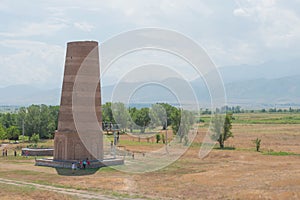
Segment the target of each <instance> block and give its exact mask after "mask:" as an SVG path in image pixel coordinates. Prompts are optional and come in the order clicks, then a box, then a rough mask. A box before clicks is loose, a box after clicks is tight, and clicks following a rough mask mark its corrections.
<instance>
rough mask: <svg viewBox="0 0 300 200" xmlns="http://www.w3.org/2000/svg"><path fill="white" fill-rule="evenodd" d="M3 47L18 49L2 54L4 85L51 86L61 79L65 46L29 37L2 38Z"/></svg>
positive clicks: (2, 84)
mask: <svg viewBox="0 0 300 200" xmlns="http://www.w3.org/2000/svg"><path fill="white" fill-rule="evenodd" d="M0 48H6V49H8V50H11V51H13V52H14V53H10V54H9V55H0V71H1V74H0V80H1V86H2V87H3V86H7V85H14V84H33V85H36V86H38V87H41V86H46V87H50V88H51V87H56V85H54V84H53V83H59V82H60V81H61V77H62V69H63V60H64V48H62V47H60V46H57V45H49V44H46V43H42V42H36V41H27V40H1V41H0Z"/></svg>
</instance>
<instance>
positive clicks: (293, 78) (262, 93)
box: [0, 61, 300, 108]
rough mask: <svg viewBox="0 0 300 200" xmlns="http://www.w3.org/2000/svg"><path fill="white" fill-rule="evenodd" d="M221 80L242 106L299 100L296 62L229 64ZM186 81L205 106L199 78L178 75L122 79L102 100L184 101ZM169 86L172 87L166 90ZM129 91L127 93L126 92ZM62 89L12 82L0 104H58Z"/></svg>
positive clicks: (206, 95)
mask: <svg viewBox="0 0 300 200" xmlns="http://www.w3.org/2000/svg"><path fill="white" fill-rule="evenodd" d="M220 74H221V76H222V78H223V80H224V83H225V88H226V94H227V99H228V103H229V104H231V105H241V106H242V107H248V108H249V107H263V106H274V104H298V105H299V103H300V70H299V69H298V65H297V61H289V62H269V63H265V64H264V65H257V66H247V65H243V66H232V67H230V66H228V67H224V68H220ZM187 84H190V85H191V87H192V88H193V89H194V91H196V96H197V98H198V100H199V102H200V103H201V104H206V105H208V104H209V102H210V96H209V93H208V90H207V88H206V85H205V84H204V81H203V80H202V79H197V80H193V81H190V82H189V83H187V82H186V81H184V80H181V79H178V78H169V79H166V80H164V81H162V86H159V85H156V84H145V85H143V87H140V86H141V83H128V82H123V83H121V84H118V85H117V87H115V85H112V86H104V87H102V90H101V93H102V102H103V103H105V102H107V101H111V100H112V98H113V99H114V100H116V99H118V98H121V101H123V102H128V100H129V103H131V104H136V103H144V104H147V103H155V102H173V103H177V102H178V99H177V98H178V96H176V94H179V96H183V97H184V100H185V101H190V100H192V98H193V97H192V96H191V95H190V94H191V93H190V91H189V90H187V89H186V88H187ZM168 87H171V88H173V89H167V88H168ZM131 91H133V92H132V94H129V92H131ZM60 93H61V89H52V90H42V89H38V88H36V87H33V86H28V85H15V86H9V87H5V88H0V105H30V104H52V105H58V104H59V101H60Z"/></svg>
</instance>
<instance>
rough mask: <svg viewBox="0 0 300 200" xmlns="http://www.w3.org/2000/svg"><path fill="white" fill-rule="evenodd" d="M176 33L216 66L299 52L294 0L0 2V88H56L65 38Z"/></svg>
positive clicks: (299, 7)
mask: <svg viewBox="0 0 300 200" xmlns="http://www.w3.org/2000/svg"><path fill="white" fill-rule="evenodd" d="M144 27H160V28H167V29H172V30H176V31H179V32H181V33H183V34H185V35H187V36H189V37H191V38H192V39H194V40H195V41H197V42H198V43H199V44H200V45H201V46H202V47H203V48H204V49H205V50H206V51H207V53H208V55H209V56H210V57H211V58H212V60H213V61H214V62H215V63H216V65H217V66H227V65H240V64H249V65H253V64H258V63H263V62H267V61H270V60H289V59H294V58H298V57H299V56H300V0H227V1H220V0H209V1H208V0H207V1H199V0H190V1H189V0H184V1H180V0H178V1H174V0H160V1H156V0H151V1H149V0H132V1H130V0H120V1H117V0H115V1H112V0H107V1H104V0H86V1H82V0H72V1H71V0H63V1H61V0H29V1H20V0H0V87H5V86H8V85H14V84H30V85H36V86H45V85H46V86H47V87H49V88H56V87H60V86H61V81H62V74H63V66H64V57H65V48H66V42H68V41H73V40H97V41H99V42H100V43H101V42H103V41H105V40H107V39H109V38H110V37H112V36H113V35H116V34H118V33H120V32H124V31H129V30H132V29H137V28H144Z"/></svg>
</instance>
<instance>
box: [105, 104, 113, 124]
mask: <svg viewBox="0 0 300 200" xmlns="http://www.w3.org/2000/svg"><path fill="white" fill-rule="evenodd" d="M102 121H103V122H111V123H115V121H114V118H113V112H112V103H111V102H106V103H105V104H104V105H102Z"/></svg>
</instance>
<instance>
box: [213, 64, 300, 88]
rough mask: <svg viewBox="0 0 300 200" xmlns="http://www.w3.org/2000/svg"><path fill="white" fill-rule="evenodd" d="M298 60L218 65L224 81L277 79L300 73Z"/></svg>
mask: <svg viewBox="0 0 300 200" xmlns="http://www.w3.org/2000/svg"><path fill="white" fill-rule="evenodd" d="M299 66H300V60H299V59H295V60H289V61H269V62H266V63H263V64H260V65H251V66H250V65H238V66H225V67H220V68H219V70H220V74H221V76H222V78H223V81H224V82H225V83H231V82H237V81H246V80H256V79H278V78H282V77H288V76H294V75H300V69H299Z"/></svg>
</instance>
